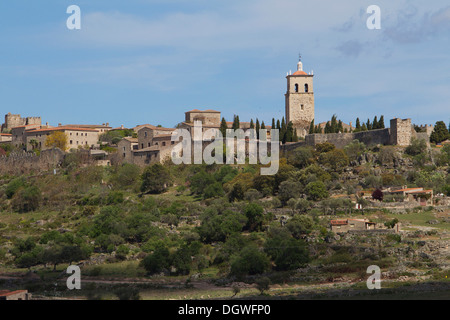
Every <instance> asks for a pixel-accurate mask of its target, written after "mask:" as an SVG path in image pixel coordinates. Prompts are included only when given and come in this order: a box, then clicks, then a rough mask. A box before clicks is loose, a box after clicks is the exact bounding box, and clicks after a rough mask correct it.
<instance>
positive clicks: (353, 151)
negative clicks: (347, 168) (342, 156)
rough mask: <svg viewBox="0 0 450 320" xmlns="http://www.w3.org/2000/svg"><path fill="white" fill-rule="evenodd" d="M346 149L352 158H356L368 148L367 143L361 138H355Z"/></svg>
mask: <svg viewBox="0 0 450 320" xmlns="http://www.w3.org/2000/svg"><path fill="white" fill-rule="evenodd" d="M344 150H345V153H346V154H347V156H348V158H349V159H350V160H356V159H357V158H358V157H359V156H360V155H361V154H362V153H363V152H364V151H365V150H366V145H365V144H364V142H360V141H359V140H353V141H352V143H350V144H348V145H346V146H345V147H344Z"/></svg>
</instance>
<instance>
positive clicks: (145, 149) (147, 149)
mask: <svg viewBox="0 0 450 320" xmlns="http://www.w3.org/2000/svg"><path fill="white" fill-rule="evenodd" d="M149 151H160V147H159V146H151V147H148V148H144V149H139V150H134V151H133V152H149Z"/></svg>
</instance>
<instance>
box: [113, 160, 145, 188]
mask: <svg viewBox="0 0 450 320" xmlns="http://www.w3.org/2000/svg"><path fill="white" fill-rule="evenodd" d="M140 173H141V169H140V168H139V167H138V166H137V165H134V164H130V163H124V164H123V165H122V166H120V167H119V168H118V169H117V173H116V174H115V175H114V177H113V179H112V181H113V183H114V184H115V185H117V187H119V188H127V187H131V186H134V185H135V184H136V181H139V178H140Z"/></svg>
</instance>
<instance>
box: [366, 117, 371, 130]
mask: <svg viewBox="0 0 450 320" xmlns="http://www.w3.org/2000/svg"><path fill="white" fill-rule="evenodd" d="M366 128H367V130H372V124H371V123H370V119H367V123H366Z"/></svg>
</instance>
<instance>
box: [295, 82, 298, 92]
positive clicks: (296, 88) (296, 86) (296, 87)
mask: <svg viewBox="0 0 450 320" xmlns="http://www.w3.org/2000/svg"><path fill="white" fill-rule="evenodd" d="M295 92H298V83H296V84H295Z"/></svg>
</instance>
